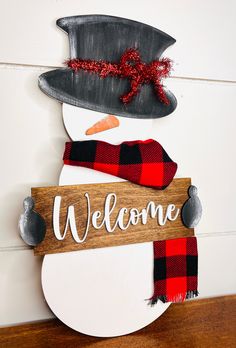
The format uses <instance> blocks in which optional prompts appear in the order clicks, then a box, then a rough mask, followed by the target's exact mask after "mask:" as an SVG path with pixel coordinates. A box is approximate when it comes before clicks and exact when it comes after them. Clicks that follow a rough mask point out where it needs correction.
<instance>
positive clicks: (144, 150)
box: [63, 139, 198, 305]
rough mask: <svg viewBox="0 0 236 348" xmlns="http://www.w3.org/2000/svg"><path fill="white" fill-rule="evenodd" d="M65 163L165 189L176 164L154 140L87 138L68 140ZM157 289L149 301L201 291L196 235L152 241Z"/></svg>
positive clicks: (175, 299)
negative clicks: (111, 140) (100, 139)
mask: <svg viewBox="0 0 236 348" xmlns="http://www.w3.org/2000/svg"><path fill="white" fill-rule="evenodd" d="M63 159H64V163H65V164H69V165H74V166H82V167H87V168H92V169H95V170H99V171H101V172H105V173H108V174H112V175H116V176H118V177H121V178H123V179H127V180H129V181H131V182H134V183H136V184H139V185H143V186H149V187H153V188H155V189H164V188H165V187H167V186H168V185H169V184H170V183H171V181H172V179H173V177H174V175H175V172H176V170H177V164H176V163H174V162H173V161H172V160H171V159H170V157H169V156H168V155H167V153H166V152H165V150H164V149H163V147H162V146H161V145H160V144H159V143H158V142H156V141H155V140H152V139H149V140H146V141H140V140H137V141H126V142H123V143H122V144H120V145H112V144H109V143H106V142H104V141H97V140H88V141H76V142H68V143H66V148H65V153H64V158H63ZM153 247H154V292H153V296H152V298H151V299H150V303H151V304H152V305H154V304H155V303H156V302H157V301H158V300H161V301H162V302H180V301H184V300H185V299H187V298H191V297H195V296H197V295H198V291H197V272H198V254H197V240H196V238H195V237H190V238H180V239H172V240H164V241H157V242H153Z"/></svg>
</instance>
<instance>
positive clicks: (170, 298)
mask: <svg viewBox="0 0 236 348" xmlns="http://www.w3.org/2000/svg"><path fill="white" fill-rule="evenodd" d="M198 295H199V292H198V290H191V291H187V292H186V293H178V294H175V295H173V296H172V295H171V296H168V297H167V296H165V295H159V296H153V297H152V298H151V299H149V302H148V304H149V305H151V306H154V305H155V304H156V303H157V302H158V300H160V301H161V302H163V303H167V302H183V301H184V300H189V299H190V298H194V297H197V296H198Z"/></svg>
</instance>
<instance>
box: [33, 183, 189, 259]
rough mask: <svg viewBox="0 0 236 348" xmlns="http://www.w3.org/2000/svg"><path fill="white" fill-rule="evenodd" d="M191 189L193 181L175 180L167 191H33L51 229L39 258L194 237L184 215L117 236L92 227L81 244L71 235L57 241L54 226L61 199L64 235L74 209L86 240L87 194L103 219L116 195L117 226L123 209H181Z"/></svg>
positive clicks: (104, 187) (103, 187)
mask: <svg viewBox="0 0 236 348" xmlns="http://www.w3.org/2000/svg"><path fill="white" fill-rule="evenodd" d="M190 185H191V180H190V179H189V178H185V179H175V180H173V182H172V183H171V185H169V186H168V188H167V189H165V190H164V191H158V190H154V189H151V188H146V187H142V186H138V185H135V184H132V183H129V182H119V183H109V184H91V185H90V184H88V185H74V186H53V187H45V188H32V190H31V193H32V197H33V199H34V200H35V210H36V211H37V212H38V213H40V214H41V215H42V216H43V218H44V219H45V221H46V225H47V231H46V237H45V239H44V241H43V242H42V243H40V244H39V245H38V246H37V247H35V249H34V250H35V255H44V254H49V253H58V252H66V251H73V250H83V249H90V248H98V247H108V246H116V245H125V244H133V243H143V242H148V241H154V240H164V239H173V238H180V237H189V236H193V235H194V230H193V229H188V228H186V227H185V226H184V225H183V223H182V220H181V214H179V216H178V218H177V219H176V220H175V221H168V220H167V222H166V224H165V225H164V226H160V225H158V223H157V219H156V218H154V219H152V218H148V220H147V224H145V225H144V224H142V223H141V222H139V223H138V224H137V225H135V226H134V225H130V226H129V228H128V229H127V230H125V231H122V230H121V229H120V228H119V227H117V228H116V229H115V230H114V232H113V233H108V232H107V230H106V228H105V226H103V227H102V228H101V229H99V230H97V229H95V228H94V227H93V226H92V225H91V224H90V227H89V232H88V237H87V239H86V241H85V242H83V243H79V244H78V243H76V242H75V241H74V239H73V237H72V234H71V233H67V235H66V237H65V239H64V240H62V241H59V240H57V239H56V238H55V235H54V231H53V226H52V215H53V214H52V211H53V202H54V197H55V196H57V195H60V196H61V197H62V202H61V219H60V223H61V226H62V227H61V230H62V231H64V226H65V222H66V216H67V208H68V206H69V205H74V207H75V217H76V226H77V230H78V233H79V234H80V236H81V238H82V235H83V233H84V230H85V227H86V222H87V201H86V199H85V197H84V194H85V193H86V192H88V193H89V195H90V202H91V203H90V205H91V213H92V212H94V211H95V210H101V211H102V216H103V207H104V200H105V197H106V195H107V194H108V193H111V192H114V193H116V195H117V205H116V207H115V208H114V210H113V212H112V214H111V225H112V226H113V225H114V223H115V219H116V217H117V214H118V211H119V209H120V208H122V207H126V208H128V209H130V208H137V209H138V210H141V209H143V208H146V206H147V203H148V202H149V201H154V203H155V204H156V205H158V204H161V205H163V207H164V208H166V207H167V205H168V204H170V203H173V204H175V206H176V207H177V208H181V207H182V205H183V203H184V202H185V201H186V200H187V199H188V193H187V191H188V187H189V186H190ZM164 210H165V209H164ZM101 220H102V217H101V219H100V221H101ZM125 220H126V221H125V223H127V220H128V214H127V217H125ZM62 233H63V232H62Z"/></svg>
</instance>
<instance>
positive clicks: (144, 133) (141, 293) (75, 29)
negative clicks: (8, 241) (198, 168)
mask: <svg viewBox="0 0 236 348" xmlns="http://www.w3.org/2000/svg"><path fill="white" fill-rule="evenodd" d="M57 25H58V26H59V27H60V28H62V29H63V30H64V31H65V32H66V33H67V34H68V38H69V44H70V59H69V60H68V61H67V62H66V67H65V68H63V69H57V70H53V71H50V72H47V73H44V74H42V75H40V77H39V88H40V89H41V90H42V91H43V92H44V93H46V94H47V95H48V96H50V97H53V98H55V99H57V100H58V101H60V102H61V103H62V109H63V121H64V125H65V128H66V130H67V132H68V134H69V136H70V138H71V140H70V141H68V142H67V143H66V144H65V151H64V154H63V162H64V166H63V168H62V171H61V175H60V180H59V185H58V186H53V187H43V188H42V187H41V188H32V190H31V192H32V195H31V196H32V197H28V198H26V199H25V201H24V210H25V211H24V213H23V214H22V215H21V218H20V234H21V236H22V238H23V239H24V241H25V242H26V243H27V244H29V245H32V246H34V247H35V249H34V250H35V254H36V255H44V259H43V265H42V288H43V292H44V296H45V299H46V301H47V303H48V305H49V306H50V308H51V309H52V311H53V312H54V314H55V315H56V316H57V317H58V318H59V319H60V320H61V321H62V322H64V323H65V324H66V325H68V326H69V327H71V328H73V329H74V330H77V331H79V332H81V333H85V334H88V335H92V336H98V337H112V336H118V335H124V334H128V333H131V332H134V331H136V330H139V329H141V328H142V327H144V326H146V325H148V324H150V323H151V322H152V321H154V320H155V319H157V318H158V317H159V316H160V315H161V314H162V313H163V312H164V311H165V310H166V309H167V308H168V306H169V305H170V303H171V302H180V301H184V300H185V299H188V298H192V297H195V296H197V295H198V288H197V286H198V285H197V272H198V270H197V265H198V253H197V240H196V238H195V237H194V227H195V226H196V225H197V224H198V222H199V220H200V218H201V213H202V208H201V203H200V200H199V198H198V196H197V189H196V187H195V186H192V185H191V179H189V178H181V179H180V178H179V179H174V176H175V174H176V171H177V163H175V162H174V161H173V160H172V154H171V157H170V155H169V154H168V153H167V152H166V151H165V149H164V148H163V147H162V145H161V144H160V143H159V142H158V139H150V136H149V134H150V133H151V131H152V120H153V119H157V118H160V117H164V116H167V115H169V114H170V113H172V112H173V111H174V110H175V108H176V106H177V101H176V98H175V96H174V95H173V94H172V93H171V92H170V91H169V90H167V89H166V88H165V87H164V85H163V79H164V78H166V77H168V76H169V74H170V70H171V61H170V60H169V59H168V58H161V55H162V53H163V52H164V51H165V49H166V48H167V47H169V46H170V45H172V44H174V43H175V39H173V38H172V37H170V36H169V35H167V34H166V33H164V32H162V31H160V30H158V29H156V28H153V27H151V26H149V25H146V24H143V23H140V22H136V21H132V20H129V19H124V18H118V17H111V16H105V15H86V16H75V17H65V18H60V19H59V20H58V21H57Z"/></svg>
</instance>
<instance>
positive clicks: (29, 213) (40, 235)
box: [19, 197, 46, 246]
mask: <svg viewBox="0 0 236 348" xmlns="http://www.w3.org/2000/svg"><path fill="white" fill-rule="evenodd" d="M23 206H24V213H23V214H22V215H21V216H20V220H19V228H20V235H21V238H22V239H23V240H24V242H25V243H26V244H28V245H31V246H36V245H38V244H39V243H41V242H42V241H43V240H44V237H45V234H46V224H45V221H44V219H43V218H42V216H41V215H40V214H38V213H36V212H35V211H34V210H33V209H34V200H33V198H32V197H27V198H25V199H24V203H23Z"/></svg>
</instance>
